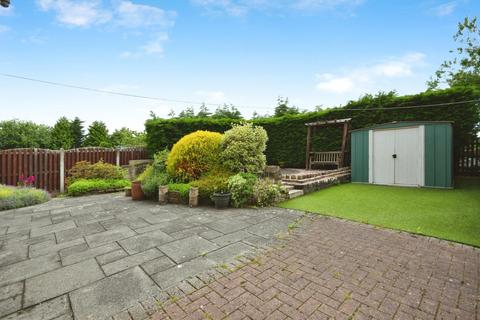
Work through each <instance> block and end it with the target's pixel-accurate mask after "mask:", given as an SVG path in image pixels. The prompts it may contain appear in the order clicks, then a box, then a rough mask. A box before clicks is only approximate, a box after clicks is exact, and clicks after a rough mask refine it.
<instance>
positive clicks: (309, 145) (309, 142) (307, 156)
mask: <svg viewBox="0 0 480 320" xmlns="http://www.w3.org/2000/svg"><path fill="white" fill-rule="evenodd" d="M306 149H307V151H306V154H305V169H306V170H309V169H310V152H311V151H312V127H311V126H307V148H306Z"/></svg>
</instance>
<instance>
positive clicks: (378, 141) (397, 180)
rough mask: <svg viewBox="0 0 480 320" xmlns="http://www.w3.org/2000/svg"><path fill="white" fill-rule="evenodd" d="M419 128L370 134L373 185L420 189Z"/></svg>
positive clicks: (421, 179)
mask: <svg viewBox="0 0 480 320" xmlns="http://www.w3.org/2000/svg"><path fill="white" fill-rule="evenodd" d="M421 129H422V128H421V127H409V128H399V129H393V130H392V129H389V130H374V131H373V141H372V143H373V148H372V149H373V154H372V157H373V163H372V171H373V181H372V182H373V183H378V184H398V185H404V186H418V185H423V165H422V163H421V162H422V161H423V141H422V139H423V135H422V132H423V131H421Z"/></svg>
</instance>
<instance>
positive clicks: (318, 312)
mask: <svg viewBox="0 0 480 320" xmlns="http://www.w3.org/2000/svg"><path fill="white" fill-rule="evenodd" d="M299 223H300V226H299V228H296V229H294V231H293V233H292V234H291V235H289V236H288V237H287V238H286V239H285V240H284V241H281V242H280V243H279V244H277V245H276V246H275V248H272V249H270V250H268V251H266V252H264V253H263V254H261V255H259V256H257V257H255V258H253V260H251V261H247V262H245V263H244V264H237V265H236V266H232V267H231V269H232V270H231V272H226V273H225V275H224V276H222V277H220V278H218V279H216V280H214V281H212V282H210V283H209V284H206V285H204V286H203V287H201V288H199V289H197V290H195V291H193V292H191V293H189V294H184V295H182V296H179V297H176V296H172V295H171V296H170V298H169V299H165V300H164V304H163V305H162V310H161V311H159V312H157V313H155V314H154V315H153V317H152V319H155V320H159V319H229V320H235V319H278V320H280V319H458V320H475V319H480V289H479V287H480V249H478V248H473V247H470V246H465V245H461V244H456V243H452V242H448V241H443V240H438V239H435V238H429V237H423V236H416V235H412V234H408V233H404V232H397V231H392V230H384V229H381V228H376V227H372V226H369V225H365V224H360V223H355V222H350V221H344V220H341V219H336V218H326V217H306V218H303V219H302V220H301V221H300V222H299ZM291 227H293V225H291ZM186 292H188V291H186ZM172 297H175V299H172ZM119 319H120V318H119ZM121 319H135V316H134V315H132V314H131V313H130V314H125V315H124V317H123V318H121Z"/></svg>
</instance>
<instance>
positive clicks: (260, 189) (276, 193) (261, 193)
mask: <svg viewBox="0 0 480 320" xmlns="http://www.w3.org/2000/svg"><path fill="white" fill-rule="evenodd" d="M253 193H254V195H255V201H256V204H257V205H258V206H259V207H268V206H272V205H274V204H276V203H277V202H279V201H280V200H282V195H283V194H284V193H285V188H284V187H283V186H281V185H279V184H276V183H272V182H271V181H270V180H268V179H260V180H258V181H257V183H255V186H254V187H253Z"/></svg>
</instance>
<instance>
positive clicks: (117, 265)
mask: <svg viewBox="0 0 480 320" xmlns="http://www.w3.org/2000/svg"><path fill="white" fill-rule="evenodd" d="M162 255H163V253H162V252H160V251H159V250H158V249H156V248H153V249H149V250H147V251H143V252H140V253H137V254H134V255H131V256H126V257H125V258H121V259H119V260H116V261H114V262H110V263H107V264H104V265H102V269H103V271H104V272H105V274H106V275H107V276H109V275H112V274H114V273H117V272H120V271H123V270H125V269H128V268H131V267H134V266H138V265H139V264H142V263H144V262H146V261H150V260H153V259H155V258H158V257H160V256H162Z"/></svg>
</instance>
